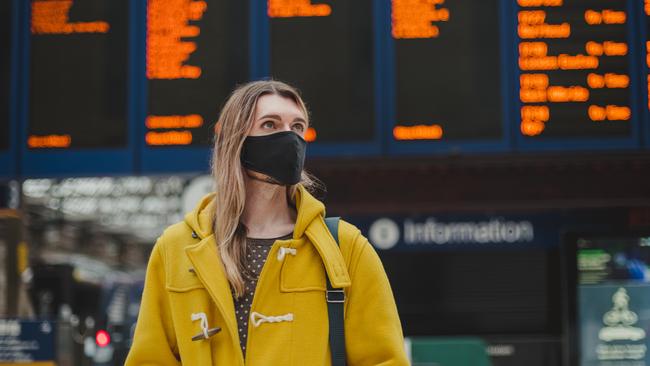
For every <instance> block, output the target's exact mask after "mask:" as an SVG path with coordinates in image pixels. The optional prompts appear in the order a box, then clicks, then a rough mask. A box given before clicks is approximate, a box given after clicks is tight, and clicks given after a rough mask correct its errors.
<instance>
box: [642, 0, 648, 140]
mask: <svg viewBox="0 0 650 366" xmlns="http://www.w3.org/2000/svg"><path fill="white" fill-rule="evenodd" d="M643 5H644V6H643V19H644V20H645V24H644V26H645V35H646V37H645V38H646V39H644V42H643V47H642V50H643V56H644V59H643V62H642V63H641V65H642V66H641V67H642V68H643V69H644V71H645V72H644V73H643V75H645V77H646V80H645V82H644V83H642V84H643V85H644V86H645V88H646V97H647V99H646V100H644V101H642V103H641V105H643V106H644V107H645V108H646V113H647V112H648V111H650V0H644V3H643ZM646 124H647V125H646V133H647V134H648V135H647V136H648V138H649V139H650V121H646ZM648 142H649V143H650V140H648Z"/></svg>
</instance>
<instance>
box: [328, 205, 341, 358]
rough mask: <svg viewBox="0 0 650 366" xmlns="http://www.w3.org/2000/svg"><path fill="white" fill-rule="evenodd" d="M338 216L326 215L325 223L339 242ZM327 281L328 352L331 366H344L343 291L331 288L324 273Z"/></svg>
mask: <svg viewBox="0 0 650 366" xmlns="http://www.w3.org/2000/svg"><path fill="white" fill-rule="evenodd" d="M339 219H340V218H339V217H326V218H325V224H326V225H327V228H328V229H329V231H330V233H331V234H332V236H333V237H334V240H336V245H340V244H339ZM325 280H326V281H327V292H326V293H325V299H326V300H327V315H328V317H329V322H330V328H329V334H330V353H331V354H332V366H345V330H344V328H343V305H344V304H345V293H344V292H343V289H342V288H337V289H335V288H333V287H332V284H331V283H330V279H329V277H328V276H327V274H325Z"/></svg>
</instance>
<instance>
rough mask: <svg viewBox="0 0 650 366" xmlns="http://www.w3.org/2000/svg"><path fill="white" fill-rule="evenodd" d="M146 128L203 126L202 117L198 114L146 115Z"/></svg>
mask: <svg viewBox="0 0 650 366" xmlns="http://www.w3.org/2000/svg"><path fill="white" fill-rule="evenodd" d="M145 125H146V126H147V128H197V127H201V126H203V117H201V115H198V114H190V115H187V116H148V117H147V119H146V121H145Z"/></svg>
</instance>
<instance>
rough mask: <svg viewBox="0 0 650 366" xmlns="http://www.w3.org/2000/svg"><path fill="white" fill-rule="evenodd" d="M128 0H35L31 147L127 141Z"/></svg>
mask: <svg viewBox="0 0 650 366" xmlns="http://www.w3.org/2000/svg"><path fill="white" fill-rule="evenodd" d="M127 21H128V0H75V1H72V0H60V1H48V0H33V1H32V2H31V23H30V25H31V27H30V28H31V51H30V57H31V80H30V82H31V88H30V109H29V116H30V118H29V122H28V134H29V136H28V139H27V146H28V147H29V148H31V149H42V148H56V149H62V148H63V149H64V148H119V147H125V146H126V144H127V141H128V136H127V130H128V127H127V118H126V99H127V93H126V92H127V89H126V87H127V84H126V83H127V47H128V38H127V37H128V29H127Z"/></svg>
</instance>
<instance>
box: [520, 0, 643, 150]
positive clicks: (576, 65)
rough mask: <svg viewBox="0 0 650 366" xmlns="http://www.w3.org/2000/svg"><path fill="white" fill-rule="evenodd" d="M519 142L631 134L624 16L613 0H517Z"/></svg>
mask: <svg viewBox="0 0 650 366" xmlns="http://www.w3.org/2000/svg"><path fill="white" fill-rule="evenodd" d="M517 3H518V10H517V14H516V16H517V33H518V44H517V45H516V47H517V49H518V59H517V66H518V71H519V80H518V84H519V85H518V86H519V95H518V97H519V101H520V102H521V104H520V108H519V111H518V113H517V114H516V117H518V122H519V133H520V134H521V136H522V137H523V139H524V143H526V142H527V141H531V140H545V139H546V140H548V139H556V140H557V139H573V140H580V139H582V140H584V139H598V140H600V141H606V140H607V139H612V138H619V139H620V138H627V137H630V136H631V134H632V132H633V130H632V125H631V123H632V120H633V117H634V116H633V115H632V105H631V103H632V87H631V84H630V79H631V78H630V75H631V73H630V59H629V58H630V57H631V53H630V49H629V45H628V35H629V34H628V32H629V28H628V22H629V18H631V17H629V16H628V14H627V9H626V4H627V2H626V1H620V0H601V1H590V0H564V1H562V0H518V1H517Z"/></svg>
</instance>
